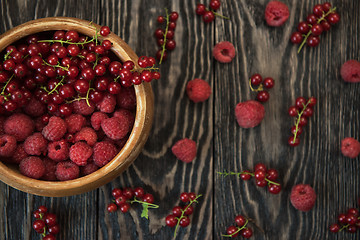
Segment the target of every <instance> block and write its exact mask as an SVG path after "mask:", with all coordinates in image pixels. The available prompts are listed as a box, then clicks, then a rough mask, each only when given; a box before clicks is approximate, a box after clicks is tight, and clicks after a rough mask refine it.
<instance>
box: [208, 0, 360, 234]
mask: <svg viewBox="0 0 360 240" xmlns="http://www.w3.org/2000/svg"><path fill="white" fill-rule="evenodd" d="M283 2H285V3H286V4H287V5H288V6H289V8H290V12H291V14H290V18H289V20H288V22H287V23H286V24H285V25H284V26H282V27H280V28H271V27H268V26H266V23H265V21H264V19H263V12H264V9H265V6H266V3H267V1H246V0H240V1H226V3H224V4H223V8H222V9H223V13H224V14H225V15H229V16H231V18H232V20H231V21H221V20H220V21H218V20H217V21H216V33H215V36H216V42H218V41H222V40H228V41H230V42H233V43H234V45H235V48H236V49H237V57H236V60H235V61H233V62H232V63H231V64H227V65H224V64H219V63H216V64H215V85H216V86H218V87H217V88H216V93H215V95H216V97H215V103H214V106H215V122H216V123H217V125H216V127H215V132H214V134H215V136H214V137H215V138H214V143H215V155H214V162H215V167H214V170H215V171H224V170H227V171H230V170H231V171H242V170H246V169H250V170H252V168H253V166H254V165H255V164H256V163H258V162H263V163H265V164H266V165H267V166H268V167H271V168H275V169H278V170H279V172H280V179H281V180H280V181H281V183H282V184H283V191H282V192H281V193H280V194H279V195H276V196H274V195H271V194H269V193H268V191H267V190H266V189H261V188H259V187H256V186H255V184H254V182H253V181H249V182H244V181H242V180H241V179H237V178H236V177H227V178H222V177H219V176H218V177H215V180H214V181H215V189H214V192H215V199H214V202H215V205H214V209H215V216H216V217H215V218H214V226H215V236H214V239H221V237H220V233H225V232H226V228H227V226H229V225H232V224H235V223H234V217H235V216H236V215H237V214H244V215H246V216H248V217H250V218H252V219H255V221H256V223H257V224H258V225H259V226H260V227H261V228H262V229H263V230H264V231H265V233H264V234H263V233H261V231H259V230H258V229H256V227H254V225H252V228H253V230H254V239H358V234H357V235H351V234H349V233H346V232H344V233H340V234H332V233H330V232H329V231H328V226H329V225H330V224H332V223H335V222H336V216H337V214H339V213H340V212H342V211H346V209H347V208H349V207H351V206H355V207H356V199H357V198H358V197H359V196H360V192H359V185H358V183H359V174H358V172H359V168H360V163H359V161H357V160H351V159H347V158H345V157H343V156H342V155H341V153H340V150H339V148H340V141H341V139H343V138H344V137H348V136H352V137H355V138H357V139H359V121H358V119H359V109H360V105H359V104H360V101H359V97H358V96H356V95H357V94H358V92H359V87H360V86H359V84H346V83H344V82H343V81H342V80H341V77H340V75H339V70H340V67H341V65H342V63H344V62H345V61H346V60H349V59H352V58H355V59H358V57H359V56H358V53H359V42H358V41H357V40H355V38H354V36H356V34H358V31H359V28H358V22H359V15H358V12H359V9H360V5H359V3H358V2H354V1H333V5H335V6H337V7H338V9H339V12H340V14H341V17H342V20H341V22H340V23H339V25H337V26H335V27H334V28H333V29H332V30H330V32H328V33H326V34H325V35H324V36H323V37H322V39H321V43H320V46H318V47H317V48H315V49H310V48H305V49H304V50H303V51H302V52H301V53H300V54H296V50H297V49H296V46H293V45H292V44H291V43H289V41H288V39H289V36H290V34H291V32H292V31H294V30H295V28H296V25H297V23H298V22H299V21H300V20H302V19H304V18H305V17H306V15H307V14H308V13H309V12H311V11H312V7H313V5H314V3H313V1H283ZM254 73H260V74H261V75H263V76H264V77H266V76H271V77H273V78H274V79H275V87H274V89H271V90H270V100H269V102H267V103H265V104H264V106H265V109H266V116H265V119H264V120H263V122H262V123H261V125H260V126H258V127H256V128H253V129H242V128H240V127H239V126H238V125H237V123H236V119H235V115H234V110H235V106H236V104H237V103H238V102H241V101H245V100H249V99H254V98H255V96H256V95H255V94H254V93H252V92H251V91H250V88H249V86H248V82H247V79H249V77H250V76H251V75H252V74H254ZM298 96H304V97H310V96H315V97H317V98H318V104H317V106H316V107H315V114H314V116H313V117H311V120H310V123H309V125H308V126H306V127H305V129H304V133H303V135H302V136H301V144H300V145H299V146H298V147H296V148H291V147H289V146H288V145H287V138H288V137H289V136H290V135H289V134H290V131H289V129H290V127H291V124H292V119H291V118H290V117H289V116H288V115H287V109H288V107H290V105H292V103H293V102H294V101H295V99H296V98H297V97H298ZM298 183H307V184H310V185H311V186H313V187H314V189H315V191H316V192H317V195H318V198H317V203H316V205H315V208H314V209H313V210H312V211H310V212H308V213H301V212H299V211H297V210H295V209H294V208H293V207H292V206H291V204H290V202H289V195H290V191H291V188H292V186H294V185H295V184H298Z"/></svg>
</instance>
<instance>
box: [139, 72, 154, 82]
mask: <svg viewBox="0 0 360 240" xmlns="http://www.w3.org/2000/svg"><path fill="white" fill-rule="evenodd" d="M140 79H141V80H142V81H144V82H151V80H152V74H151V72H150V71H148V70H144V71H142V72H141V73H140Z"/></svg>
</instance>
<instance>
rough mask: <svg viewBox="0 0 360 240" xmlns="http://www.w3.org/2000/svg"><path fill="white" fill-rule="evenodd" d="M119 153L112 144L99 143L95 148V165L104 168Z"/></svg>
mask: <svg viewBox="0 0 360 240" xmlns="http://www.w3.org/2000/svg"><path fill="white" fill-rule="evenodd" d="M117 152H118V151H117V149H116V147H115V145H114V144H112V143H111V142H108V141H102V142H97V143H95V146H94V163H95V164H96V165H97V166H99V167H102V166H104V165H106V164H107V163H108V162H110V161H111V160H112V159H113V158H114V157H115V156H116V154H117Z"/></svg>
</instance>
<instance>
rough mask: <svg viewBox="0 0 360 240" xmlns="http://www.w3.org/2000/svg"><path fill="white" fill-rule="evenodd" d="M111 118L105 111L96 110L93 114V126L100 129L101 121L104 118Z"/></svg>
mask: <svg viewBox="0 0 360 240" xmlns="http://www.w3.org/2000/svg"><path fill="white" fill-rule="evenodd" d="M107 118H109V117H108V115H106V113H103V112H94V113H93V114H92V115H91V126H92V127H93V128H94V129H95V130H99V129H100V128H101V122H102V121H103V120H104V119H107Z"/></svg>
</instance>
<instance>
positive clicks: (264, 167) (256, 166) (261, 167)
mask: <svg viewBox="0 0 360 240" xmlns="http://www.w3.org/2000/svg"><path fill="white" fill-rule="evenodd" d="M257 170H262V171H264V172H266V166H265V164H264V163H257V164H256V165H255V167H254V172H255V171H257Z"/></svg>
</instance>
